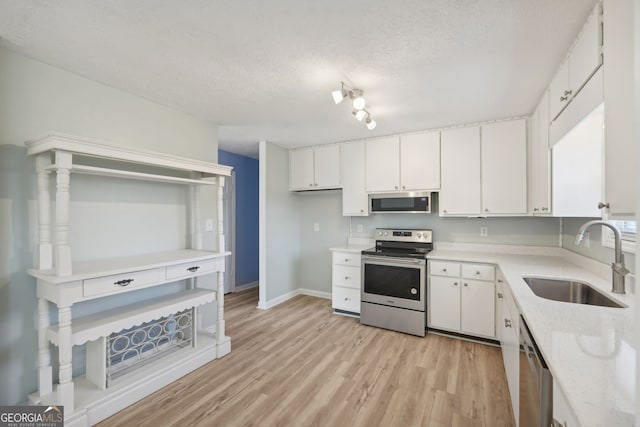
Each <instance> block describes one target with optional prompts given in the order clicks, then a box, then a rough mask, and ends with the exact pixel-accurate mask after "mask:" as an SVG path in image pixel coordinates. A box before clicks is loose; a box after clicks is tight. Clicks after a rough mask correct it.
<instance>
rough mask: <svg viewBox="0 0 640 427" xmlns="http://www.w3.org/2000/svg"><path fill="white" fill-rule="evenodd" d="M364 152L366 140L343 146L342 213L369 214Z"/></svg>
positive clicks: (353, 214) (352, 214) (348, 214)
mask: <svg viewBox="0 0 640 427" xmlns="http://www.w3.org/2000/svg"><path fill="white" fill-rule="evenodd" d="M364 152H365V147H364V142H352V143H349V144H344V145H343V146H342V215H344V216H365V215H368V214H369V206H368V202H369V199H368V196H367V189H366V188H365V169H364V162H365V158H364Z"/></svg>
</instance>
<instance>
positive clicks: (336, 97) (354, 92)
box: [331, 82, 376, 130]
mask: <svg viewBox="0 0 640 427" xmlns="http://www.w3.org/2000/svg"><path fill="white" fill-rule="evenodd" d="M362 94H363V91H362V89H355V88H352V87H349V86H348V85H346V84H345V83H344V82H340V90H334V91H333V92H331V96H332V97H333V102H335V103H336V104H340V103H341V102H342V101H343V100H344V99H345V98H347V97H349V99H351V100H352V105H353V108H354V110H353V115H354V116H355V118H356V119H358V121H360V122H361V121H362V120H363V119H364V118H365V117H366V120H365V123H366V125H367V129H369V130H373V129H374V128H375V127H376V122H375V121H374V120H373V119H372V118H371V114H370V113H369V111H367V110H366V109H365V107H366V106H367V102H366V101H365V99H364V97H363V96H362Z"/></svg>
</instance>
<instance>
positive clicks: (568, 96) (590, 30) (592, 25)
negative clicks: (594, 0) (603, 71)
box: [549, 4, 608, 120]
mask: <svg viewBox="0 0 640 427" xmlns="http://www.w3.org/2000/svg"><path fill="white" fill-rule="evenodd" d="M601 15H602V5H601V4H598V5H596V7H595V8H594V10H593V12H592V13H591V15H589V18H587V21H586V22H585V24H584V26H583V27H582V30H581V32H580V34H579V35H578V37H577V38H576V41H575V43H574V45H573V47H572V48H571V50H570V51H569V54H568V56H567V57H566V58H565V59H564V61H563V62H562V64H561V65H560V68H559V69H558V71H557V72H556V75H555V76H554V77H553V80H552V81H551V85H550V86H549V92H550V100H549V101H550V102H549V106H550V117H551V120H555V119H556V117H557V116H558V115H559V114H560V113H561V112H562V110H563V109H564V108H565V107H566V106H567V105H568V104H569V103H570V102H571V100H572V98H573V97H575V96H576V95H577V94H578V92H579V91H580V90H581V89H582V87H583V86H584V85H585V83H586V82H587V81H588V80H589V79H590V78H591V76H592V75H593V73H595V71H596V70H597V69H598V68H599V67H600V65H601V64H602V62H603V60H602V25H601V20H600V18H601ZM607 31H608V30H607Z"/></svg>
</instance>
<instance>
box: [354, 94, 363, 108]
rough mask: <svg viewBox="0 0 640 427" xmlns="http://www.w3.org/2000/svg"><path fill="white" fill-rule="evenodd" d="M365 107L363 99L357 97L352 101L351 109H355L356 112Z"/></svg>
mask: <svg viewBox="0 0 640 427" xmlns="http://www.w3.org/2000/svg"><path fill="white" fill-rule="evenodd" d="M365 106H366V102H365V101H364V98H363V97H361V96H359V97H357V98H356V99H354V100H353V108H355V109H356V110H362V109H363V108H364V107H365Z"/></svg>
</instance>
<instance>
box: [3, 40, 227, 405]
mask: <svg viewBox="0 0 640 427" xmlns="http://www.w3.org/2000/svg"><path fill="white" fill-rule="evenodd" d="M0 94H2V95H1V96H0V322H1V323H0V324H2V325H3V326H4V327H5V329H4V330H5V333H3V334H2V335H0V378H2V380H3V385H2V387H0V404H17V403H20V402H24V401H26V398H27V395H28V394H29V393H31V392H33V391H35V389H36V387H37V384H36V367H37V364H38V361H37V354H38V349H37V302H36V292H35V280H34V279H33V278H31V277H30V276H28V275H26V273H25V270H26V269H27V268H31V267H32V266H33V265H34V263H35V257H34V254H35V253H36V244H37V224H36V203H35V194H34V192H35V179H34V162H33V160H32V159H31V158H28V157H27V155H26V148H25V147H24V141H25V140H28V139H33V138H36V137H38V136H40V135H42V134H44V133H45V132H47V131H58V132H63V133H69V134H73V135H77V136H81V137H91V138H96V139H99V140H103V141H104V142H106V143H113V144H116V145H125V146H130V147H132V148H138V149H145V150H153V151H159V152H165V153H168V154H174V155H179V156H183V157H190V158H196V159H200V160H208V161H216V160H217V153H218V141H217V127H216V126H215V125H214V124H211V123H208V122H206V121H203V120H199V119H197V118H194V117H191V116H189V115H187V114H184V113H182V112H179V111H176V110H172V109H171V108H168V107H165V106H162V105H159V104H155V103H153V102H151V101H149V100H146V99H143V98H140V97H136V96H134V95H131V94H128V93H126V92H123V91H120V90H117V89H114V88H111V87H108V86H105V85H102V84H100V83H96V82H92V81H90V80H87V79H84V78H82V77H79V76H77V75H74V74H72V73H69V72H66V71H63V70H60V69H57V68H54V67H51V66H49V65H46V64H43V63H40V62H37V61H34V60H32V59H29V58H26V57H23V56H20V55H18V54H15V53H13V52H10V51H7V50H5V49H2V48H0ZM186 192H187V189H186V187H182V186H177V185H175V186H173V185H163V184H158V183H149V182H142V181H140V182H133V181H125V180H120V179H107V178H98V177H91V176H81V175H77V176H76V175H74V176H73V178H72V182H71V204H70V211H71V230H70V241H71V245H72V256H73V258H74V260H80V259H91V258H98V257H116V256H123V255H127V254H137V253H143V252H150V251H163V250H171V249H176V248H182V247H185V245H186V240H187V235H186V231H185V225H184V222H185V218H186V215H187V212H186V208H185V201H186V197H187V193H186ZM203 199H204V201H203V205H206V208H207V209H206V212H209V213H210V212H215V211H214V210H212V209H213V208H215V189H213V188H211V189H209V188H208V189H205V190H204V191H203ZM52 207H53V206H52ZM203 212H204V211H203ZM123 218H127V220H126V221H125V220H123ZM203 220H204V218H203ZM209 234H212V233H209ZM209 234H206V235H205V238H204V240H205V246H206V247H208V248H212V246H211V245H215V239H214V238H213V235H211V236H210V235H209ZM87 236H90V237H91V238H90V239H89V238H87ZM207 280H208V279H207ZM181 286H183V284H182V283H176V284H170V285H163V286H160V287H157V288H156V289H154V290H149V291H144V290H143V291H138V292H130V293H127V294H123V295H121V296H119V297H117V298H109V299H107V301H104V300H100V302H99V303H98V302H96V301H93V302H88V303H82V304H77V305H75V306H74V307H73V315H74V316H75V317H77V316H81V315H83V314H88V313H92V312H94V311H95V310H97V309H98V305H100V307H99V308H104V306H105V305H109V306H119V305H123V304H127V303H131V302H135V301H136V300H139V299H144V298H146V297H148V295H149V294H146V295H145V294H144V293H145V292H152V293H153V294H154V295H155V294H164V293H170V292H173V291H174V290H175V289H177V288H179V287H181ZM52 317H54V320H55V311H54V313H53V314H52ZM54 357H55V352H54ZM83 359H84V352H83V347H75V348H74V371H75V374H78V373H79V372H81V371H82V370H83V369H84V367H83Z"/></svg>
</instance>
